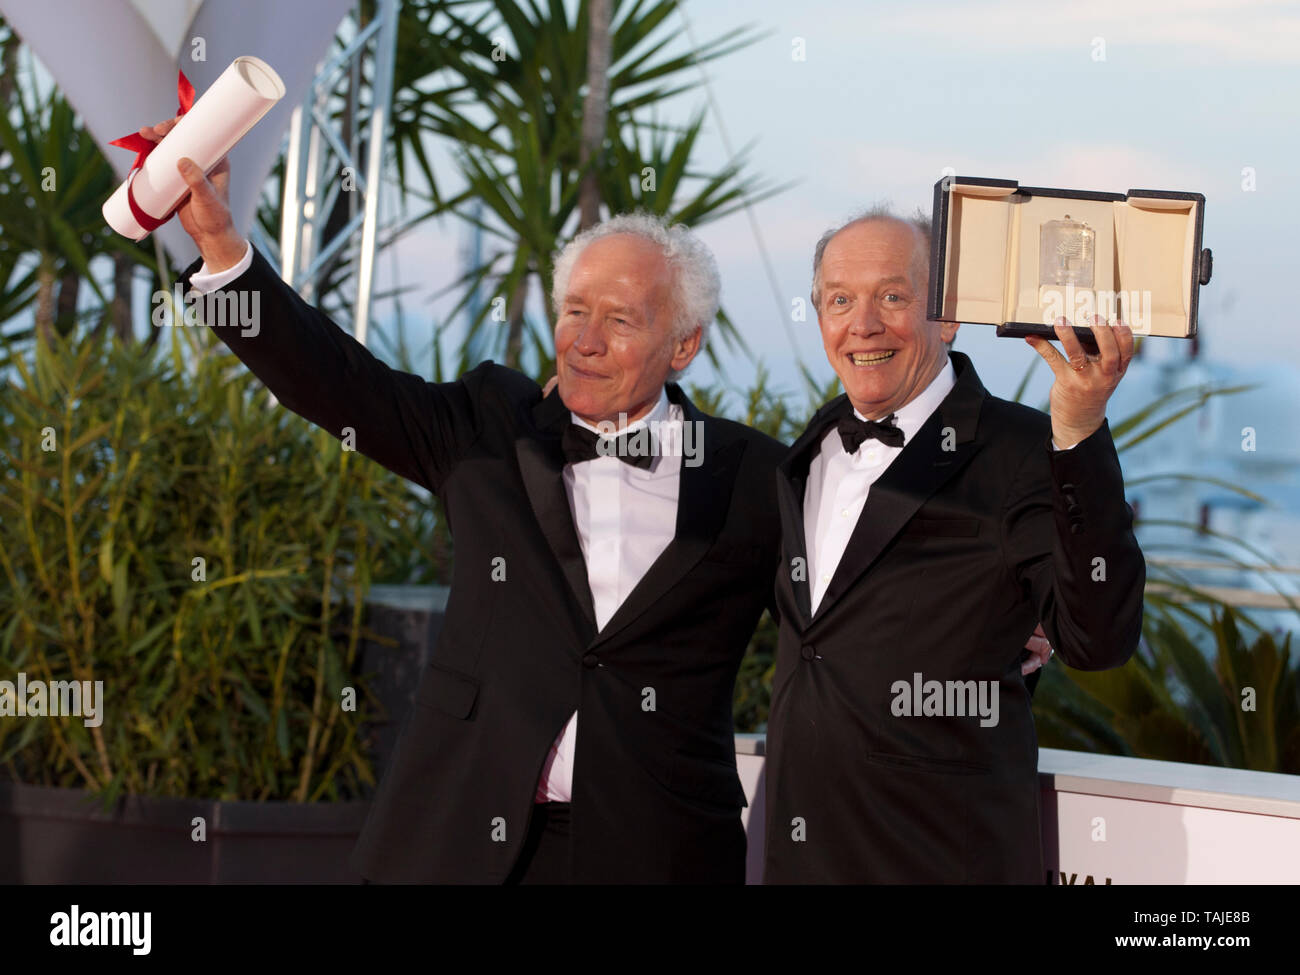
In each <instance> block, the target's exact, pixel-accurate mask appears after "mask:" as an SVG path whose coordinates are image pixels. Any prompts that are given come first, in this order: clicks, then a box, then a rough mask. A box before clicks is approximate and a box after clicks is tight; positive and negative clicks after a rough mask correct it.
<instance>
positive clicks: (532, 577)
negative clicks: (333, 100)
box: [144, 123, 783, 883]
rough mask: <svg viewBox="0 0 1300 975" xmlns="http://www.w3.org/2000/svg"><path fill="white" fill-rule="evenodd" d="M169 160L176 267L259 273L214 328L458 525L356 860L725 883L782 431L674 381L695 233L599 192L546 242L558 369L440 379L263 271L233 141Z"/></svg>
mask: <svg viewBox="0 0 1300 975" xmlns="http://www.w3.org/2000/svg"><path fill="white" fill-rule="evenodd" d="M169 124H170V123H164V124H163V125H161V126H158V127H155V128H154V129H150V130H144V131H145V133H146V134H148V135H151V136H152V137H161V136H162V135H163V134H165V131H166V129H167V128H168V126H169ZM181 169H182V171H183V172H184V173H185V175H186V178H187V180H188V182H189V185H190V188H191V197H190V199H189V201H188V202H187V203H186V204H185V205H184V206H183V207H182V208H181V209H180V211H179V216H180V219H181V222H182V224H183V226H184V227H185V229H186V231H188V232H189V234H190V235H191V237H192V238H193V239H194V241H195V243H196V244H197V245H198V248H199V252H200V254H201V255H202V258H203V261H204V266H203V267H201V268H200V267H198V266H197V264H198V262H195V263H196V266H195V267H191V268H190V269H189V270H188V271H187V272H186V277H187V278H188V279H189V283H190V285H191V286H192V287H194V288H195V289H198V290H200V291H213V290H217V289H224V290H234V291H246V292H257V293H258V296H259V301H260V309H261V321H260V323H259V325H260V327H259V328H258V329H256V330H247V329H246V330H237V329H230V328H219V329H217V332H218V335H219V336H220V337H221V339H222V340H223V341H225V342H226V343H227V344H228V345H229V346H230V348H231V349H232V350H233V351H234V352H235V354H236V355H237V356H238V357H239V358H240V359H241V360H242V361H243V362H244V363H245V364H246V365H247V366H248V367H249V368H250V369H252V370H253V372H255V373H256V374H257V375H258V376H259V377H260V378H261V379H262V381H263V382H265V383H266V385H267V386H268V387H269V388H270V389H271V391H272V392H274V393H275V395H276V396H277V397H278V398H279V400H280V402H281V403H283V404H284V405H285V406H287V407H288V408H289V409H291V410H293V411H294V412H296V413H298V414H299V415H301V416H303V417H306V418H307V419H308V420H310V421H312V422H313V423H316V424H317V425H319V426H321V427H322V428H324V429H326V430H328V431H329V432H330V433H332V434H333V435H335V436H336V437H340V438H341V437H342V436H343V434H344V431H345V430H349V429H350V430H351V431H352V433H353V435H354V437H355V445H356V449H357V450H358V451H360V452H361V453H363V454H365V455H367V456H368V457H371V458H373V459H374V460H376V461H378V462H379V463H381V464H383V465H384V466H386V467H388V468H389V469H390V470H393V471H395V472H397V473H398V474H401V475H402V476H403V477H406V478H408V479H410V480H412V481H414V482H416V483H418V484H421V485H423V486H424V487H426V488H428V489H429V490H430V491H433V492H434V493H436V494H438V495H439V496H440V497H441V498H442V499H443V500H444V502H445V504H446V509H447V513H448V517H449V521H450V524H451V526H452V529H453V533H454V539H455V564H454V568H453V577H452V584H451V595H450V598H449V600H448V604H447V610H446V617H445V622H444V624H443V628H442V632H441V634H440V636H439V640H438V644H437V646H436V648H435V650H434V652H433V659H432V663H431V664H430V666H429V667H428V668H427V669H426V671H425V673H424V675H423V677H422V678H421V680H420V684H419V687H418V689H417V691H416V707H415V708H414V713H413V715H412V717H411V719H410V722H409V724H408V725H407V727H406V728H405V729H404V731H403V736H402V738H401V740H400V743H399V745H398V748H397V751H396V754H395V756H394V760H393V764H392V766H391V767H390V768H389V769H388V770H387V773H386V774H385V777H384V780H383V782H382V783H381V786H380V789H379V792H378V794H377V796H376V798H375V801H374V805H373V809H372V811H371V814H370V817H369V820H368V822H367V824H366V826H365V829H364V831H363V833H362V836H361V838H360V841H359V842H358V846H357V850H356V852H355V853H354V857H353V862H354V864H355V866H356V867H357V869H358V870H359V871H360V873H361V874H362V875H363V876H364V877H366V878H368V879H370V880H376V881H388V882H444V883H445V882H453V883H458V882H470V883H473V882H478V883H501V882H507V883H514V882H522V883H534V882H542V883H566V882H643V883H646V882H648V883H662V882H708V883H719V882H722V883H739V882H742V881H743V880H744V873H745V835H744V831H743V828H742V826H741V819H740V812H741V809H742V807H743V806H744V805H745V797H744V793H743V790H742V789H741V786H740V781H739V779H738V777H737V774H736V765H735V753H734V744H733V738H732V720H731V714H732V711H731V708H732V689H733V686H734V683H735V677H736V671H737V668H738V666H739V664H740V660H741V657H742V656H743V654H744V652H745V647H746V645H747V643H748V641H749V638H750V635H751V634H752V632H753V630H754V626H755V625H756V623H757V621H758V618H759V615H760V614H761V613H762V611H763V608H764V606H765V604H766V603H767V602H768V601H769V599H770V594H771V580H772V573H773V571H774V568H775V565H776V560H777V541H778V537H779V524H778V519H777V509H776V500H775V470H776V464H777V461H778V460H779V459H780V457H781V454H782V450H783V448H782V445H781V444H779V443H777V442H776V441H774V440H772V439H770V438H768V437H766V436H764V435H763V434H760V433H758V432H756V431H754V430H751V429H749V428H748V427H745V426H742V425H741V424H737V423H732V422H729V421H726V420H721V419H717V418H714V417H711V416H707V415H705V414H703V413H701V412H700V411H699V410H698V409H696V407H695V406H694V405H693V404H692V403H691V402H690V400H689V399H688V398H687V397H686V395H685V394H684V393H683V392H682V390H681V388H680V387H679V386H678V385H677V384H676V383H674V382H672V381H671V379H672V378H674V377H676V376H677V375H679V374H680V373H681V371H682V370H683V369H685V368H686V367H687V366H688V365H689V364H690V362H691V360H692V359H693V358H694V357H695V355H696V354H697V353H698V351H699V349H700V346H701V344H702V342H703V338H704V333H705V330H706V329H707V327H708V325H709V323H710V322H711V321H712V320H713V318H714V317H715V316H716V314H717V309H718V299H719V281H718V272H717V268H716V266H715V263H714V261H713V258H712V255H711V254H710V253H709V251H708V249H707V248H706V247H705V246H704V245H703V244H702V243H701V242H700V241H699V240H698V239H697V238H696V237H695V236H694V235H693V234H692V233H691V232H690V231H689V230H687V229H686V228H685V227H682V226H670V225H669V224H668V223H667V222H665V221H663V220H660V219H658V218H655V217H650V216H646V215H630V216H620V217H615V218H613V219H611V220H609V221H607V222H606V223H604V224H602V225H600V226H599V227H596V228H594V229H592V230H589V231H587V232H586V233H583V234H581V235H579V236H578V237H577V238H576V239H575V240H574V241H573V242H572V243H571V244H569V246H568V247H566V248H565V249H564V251H563V252H562V253H561V254H560V255H559V256H558V258H557V261H556V265H555V274H554V279H555V287H554V294H553V301H554V304H555V309H556V313H557V324H556V328H555V354H556V372H557V376H558V388H557V389H556V390H555V391H553V392H551V393H549V394H548V395H543V392H542V390H541V389H539V388H538V386H537V384H536V383H535V382H533V381H532V380H531V379H529V378H528V377H526V376H524V375H521V374H520V373H518V372H515V371H513V370H510V369H506V368H503V367H501V366H499V365H495V364H493V363H491V362H485V363H483V364H482V365H480V366H478V367H477V368H475V369H473V370H471V371H470V372H468V373H466V374H465V375H463V376H461V377H460V378H459V379H457V380H456V381H454V382H447V383H430V382H427V381H425V380H424V379H422V378H420V377H419V376H414V375H409V374H406V373H401V372H397V371H395V370H393V369H391V368H389V367H388V366H387V365H385V364H384V363H382V362H380V361H379V360H378V359H377V358H376V357H375V356H374V355H372V354H371V353H370V352H369V351H368V350H367V349H365V348H364V347H363V346H361V345H360V344H359V343H357V342H356V341H354V340H353V339H352V337H351V336H349V335H348V334H347V333H345V332H344V331H343V330H342V329H340V328H339V327H338V326H336V325H335V324H334V323H333V322H331V321H330V320H329V318H327V317H326V316H325V315H324V314H323V313H322V312H321V311H319V310H318V309H316V308H313V307H311V306H309V305H308V304H306V303H305V302H304V301H302V299H301V298H299V296H298V295H297V294H295V293H294V292H293V290H292V289H291V288H289V287H288V286H287V285H286V284H285V283H284V282H283V281H281V280H280V278H279V276H278V275H277V274H276V273H275V272H274V270H273V269H272V268H271V267H270V265H269V264H268V263H267V262H266V260H265V259H264V258H263V257H262V255H260V254H258V253H257V252H256V251H255V250H254V249H253V248H252V247H251V246H249V244H248V242H247V241H246V240H245V239H244V238H243V237H242V236H241V235H240V234H238V233H237V232H236V230H235V228H234V227H233V225H232V223H231V218H230V213H229V210H228V208H227V207H226V204H225V199H224V195H225V194H224V190H225V186H226V183H227V180H228V178H229V177H228V171H227V170H226V169H225V167H224V166H223V167H222V168H221V169H219V170H218V171H216V172H214V173H213V174H212V175H213V178H212V180H211V181H209V180H208V179H206V178H205V177H204V176H203V174H202V173H201V172H198V171H197V170H195V169H189V168H187V167H186V165H185V163H184V162H182V165H181ZM246 333H247V334H246ZM610 433H617V435H616V436H607V435H606V434H610ZM647 447H648V449H647Z"/></svg>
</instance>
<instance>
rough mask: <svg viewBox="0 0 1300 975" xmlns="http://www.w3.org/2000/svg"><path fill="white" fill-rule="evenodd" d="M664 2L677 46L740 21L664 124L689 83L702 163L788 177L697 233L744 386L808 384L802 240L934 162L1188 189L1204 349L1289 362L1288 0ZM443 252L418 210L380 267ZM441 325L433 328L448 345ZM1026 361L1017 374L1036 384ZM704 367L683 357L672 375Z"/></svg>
mask: <svg viewBox="0 0 1300 975" xmlns="http://www.w3.org/2000/svg"><path fill="white" fill-rule="evenodd" d="M685 10H686V18H685V20H679V21H678V26H677V28H676V29H678V30H680V31H681V32H682V33H681V38H680V39H681V41H682V42H684V41H685V40H686V38H687V33H686V31H687V29H688V26H687V21H689V31H690V32H691V34H692V35H693V36H694V37H695V39H696V40H698V41H703V40H705V39H708V38H712V37H714V36H716V35H719V34H721V33H724V32H726V31H728V30H731V29H733V28H735V27H737V26H741V25H750V26H752V27H754V28H756V29H757V30H758V31H759V32H761V37H760V39H759V40H758V41H757V42H756V43H754V44H752V45H750V46H749V47H747V48H745V49H743V50H741V51H739V52H736V53H733V54H731V55H728V56H727V57H725V58H723V59H721V60H719V61H715V62H712V63H710V64H709V65H708V66H707V68H706V74H707V78H708V89H707V90H706V89H703V88H701V89H700V90H697V91H695V92H691V93H689V94H686V95H683V96H681V97H679V98H678V99H677V100H676V102H675V103H673V104H672V105H671V107H670V111H672V112H679V113H680V117H681V118H682V119H685V118H687V117H689V115H690V113H691V112H692V111H693V110H695V109H698V108H700V107H703V106H705V104H706V97H707V95H708V94H710V93H711V95H712V104H713V106H714V107H715V108H716V111H710V112H709V114H708V116H707V123H706V125H707V131H706V134H705V137H704V139H703V140H702V141H701V144H700V147H699V150H698V156H697V160H698V162H699V163H700V164H701V165H704V166H706V167H714V168H716V167H718V166H721V165H722V164H724V163H725V162H726V160H727V159H728V158H729V155H728V152H727V149H726V146H727V145H730V147H731V148H732V149H733V150H736V149H740V148H743V147H749V152H748V156H747V158H748V159H749V163H750V167H751V171H752V172H754V173H756V174H757V175H760V176H761V177H763V178H764V179H766V180H768V181H770V182H772V183H787V182H789V183H793V184H794V185H793V186H792V187H791V188H789V189H787V190H786V191H785V192H783V193H781V194H780V195H778V196H776V197H774V198H770V199H766V200H762V201H760V202H758V203H756V204H755V205H754V207H753V208H752V210H751V211H750V213H737V214H735V215H733V216H730V217H727V218H724V219H723V220H721V221H718V222H716V223H711V224H707V225H704V226H703V227H701V228H699V232H700V234H701V236H702V237H703V238H704V240H705V241H706V242H707V243H708V244H709V245H710V246H711V247H712V248H713V250H714V252H715V254H716V255H717V258H718V261H719V266H720V270H721V273H722V281H723V305H724V307H725V308H726V310H727V312H728V313H729V314H730V316H731V317H732V319H733V320H734V321H735V322H736V323H737V324H738V326H739V328H740V329H741V330H742V332H743V334H744V336H745V344H746V349H747V353H748V357H747V356H746V355H745V354H738V353H733V354H726V355H724V356H723V369H722V376H721V377H720V378H722V379H723V380H724V381H725V382H728V383H730V384H731V385H733V386H734V387H743V386H744V385H746V384H747V383H748V382H749V381H750V380H751V379H752V376H753V372H754V361H755V360H761V361H762V362H763V363H764V364H765V365H766V366H767V367H768V368H769V369H770V370H771V373H772V376H773V378H774V379H775V380H776V382H777V384H778V386H780V387H783V388H785V389H787V390H789V391H791V392H799V391H801V390H802V381H801V379H800V378H799V376H800V373H799V367H798V362H799V361H802V362H804V363H805V364H807V365H808V366H809V368H810V369H811V370H812V371H813V373H814V374H815V375H816V376H818V377H819V378H820V379H825V380H828V379H830V378H831V371H830V367H829V365H828V364H827V363H826V361H825V357H824V355H823V353H822V349H821V343H820V340H819V337H818V334H817V328H816V322H815V319H814V318H811V316H810V320H809V321H807V322H802V323H798V322H791V321H790V320H789V318H790V303H791V301H792V300H793V299H794V298H797V297H802V296H805V295H806V294H807V291H808V284H809V279H810V273H811V272H810V265H811V255H812V249H813V245H814V244H815V242H816V240H817V238H818V237H819V236H820V235H821V233H822V232H823V231H824V230H825V229H827V228H828V227H830V226H833V225H835V224H837V223H839V222H841V221H842V220H843V219H844V218H845V217H846V216H848V215H850V214H851V213H852V212H854V211H855V210H859V209H862V208H863V207H865V206H868V205H871V204H873V203H876V202H881V201H888V202H891V203H893V204H894V205H896V206H897V207H898V208H900V209H901V210H903V211H904V212H910V211H912V210H914V209H915V208H916V207H917V206H924V207H925V208H926V209H929V206H930V202H931V198H932V194H933V186H934V183H935V181H936V180H938V179H940V178H941V177H942V176H943V174H944V172H945V169H946V168H947V167H951V170H952V171H955V172H956V173H957V174H958V175H962V176H986V177H998V178H1006V179H1015V180H1017V181H1019V182H1020V183H1021V184H1023V185H1029V186H1052V187H1061V188H1070V189H1082V190H1102V191H1111V192H1123V191H1126V190H1128V189H1130V188H1154V189H1170V190H1190V191H1196V192H1200V193H1203V194H1205V196H1206V198H1207V203H1206V216H1205V236H1204V244H1205V246H1207V247H1210V248H1211V249H1212V250H1213V252H1214V256H1215V264H1214V278H1213V280H1212V281H1211V283H1210V284H1209V285H1207V286H1206V287H1204V288H1203V289H1202V291H1201V335H1202V342H1203V350H1204V352H1205V354H1206V355H1207V356H1212V357H1214V358H1215V359H1216V360H1217V361H1220V362H1223V363H1230V364H1232V365H1234V366H1237V367H1240V368H1241V369H1243V370H1246V371H1249V369H1250V368H1251V366H1252V365H1256V364H1260V363H1264V362H1269V363H1276V362H1279V361H1280V362H1285V363H1289V364H1290V365H1291V366H1293V367H1296V368H1297V369H1298V370H1300V343H1298V342H1297V341H1296V338H1295V331H1296V325H1295V323H1294V322H1293V321H1292V319H1293V318H1294V312H1293V310H1292V309H1291V302H1290V298H1291V294H1290V290H1291V287H1292V282H1293V281H1294V280H1295V277H1296V271H1295V270H1294V269H1296V268H1298V267H1300V232H1298V231H1300V227H1298V226H1297V220H1300V187H1298V185H1297V177H1298V176H1300V173H1297V167H1296V162H1297V159H1298V158H1300V124H1297V123H1298V122H1300V3H1271V2H1262V3H1234V2H1214V0H1200V2H1198V0H1190V2H1189V0H1180V2H1177V3H1173V2H1164V0H1129V2H1115V0H1101V2H1089V3H1087V4H1078V5H1069V4H1044V3H1041V2H1025V0H1007V2H991V3H969V2H966V3H945V2H917V3H908V4H892V3H861V2H846V0H803V2H800V3H798V4H791V3H789V2H788V0H748V2H746V3H744V4H735V3H730V2H724V0H694V2H690V3H687V4H686V5H685ZM800 53H802V58H801V57H800V56H799V55H800ZM1252 178H1253V189H1247V188H1244V187H1246V186H1248V185H1250V182H1251V179H1252ZM754 225H756V226H757V235H758V236H759V237H761V240H762V244H763V246H765V247H766V249H767V252H768V253H769V255H770V258H771V263H772V267H773V270H774V276H775V280H774V281H772V280H770V279H769V277H768V276H767V274H766V273H765V271H764V264H763V261H762V259H761V256H760V249H759V243H758V240H757V239H756V232H755V230H754ZM459 244H460V231H459V230H458V228H456V227H455V226H454V225H451V224H429V225H428V226H427V227H425V228H424V230H423V231H422V232H421V234H420V235H419V236H418V237H417V238H414V239H412V240H410V241H408V242H406V243H404V244H403V245H402V247H403V252H402V253H401V254H400V255H398V256H397V257H396V262H397V266H398V267H399V268H400V277H401V278H402V279H403V281H404V283H407V284H412V283H420V284H421V286H422V287H423V282H424V281H426V280H429V281H430V286H429V288H428V289H426V290H433V287H434V283H435V282H436V285H437V286H441V285H442V284H443V283H445V281H446V280H447V279H449V277H450V275H449V274H447V273H446V272H445V271H444V270H443V269H444V268H449V267H454V266H456V260H457V258H456V248H457V247H458V246H459ZM431 268H433V269H437V270H435V271H434V272H433V273H432V274H430V269H431ZM408 307H410V306H409V305H408ZM457 335H458V330H457V329H452V330H450V331H449V332H448V335H447V343H448V346H450V345H451V344H453V343H454V342H455V341H456V337H457ZM1153 341H1156V342H1162V343H1176V344H1182V343H1180V340H1174V339H1155V340H1153ZM956 347H957V348H958V349H961V350H964V351H966V352H968V353H969V354H970V355H971V356H972V357H973V358H974V360H975V362H976V365H977V367H978V368H979V370H980V373H981V376H982V377H983V378H984V381H985V384H986V385H987V386H988V387H989V388H990V390H991V391H993V392H995V393H999V394H1001V395H1006V396H1009V395H1011V394H1012V392H1013V391H1014V390H1015V388H1016V386H1017V384H1018V382H1019V380H1020V378H1021V376H1022V375H1023V374H1024V372H1025V369H1026V368H1027V367H1028V365H1029V363H1030V362H1031V360H1032V359H1033V358H1034V357H1035V356H1036V353H1034V352H1033V350H1032V349H1030V348H1029V347H1028V346H1027V345H1025V344H1024V342H1023V340H1018V339H998V338H996V337H995V336H994V335H993V329H992V328H991V327H988V326H980V325H966V326H964V327H963V328H962V330H961V333H960V334H959V336H958V340H957V346H956ZM1166 354H1169V353H1166ZM1039 373H1040V375H1039V376H1038V379H1037V380H1036V385H1035V386H1034V387H1032V388H1033V389H1034V390H1035V391H1037V392H1038V393H1041V394H1045V392H1046V384H1047V381H1048V379H1047V373H1046V370H1045V369H1040V370H1039ZM714 375H715V374H714V370H713V369H712V368H711V367H710V366H709V365H708V364H707V363H704V362H700V363H697V365H695V366H693V367H692V369H691V371H690V372H689V373H688V374H687V379H688V380H689V381H694V382H700V383H705V382H708V381H709V380H710V379H712V378H714ZM1297 376H1298V378H1300V373H1297Z"/></svg>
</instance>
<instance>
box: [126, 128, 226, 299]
mask: <svg viewBox="0 0 1300 975" xmlns="http://www.w3.org/2000/svg"><path fill="white" fill-rule="evenodd" d="M178 121H180V116H179V115H178V116H176V117H175V118H171V119H168V120H167V121H165V122H159V123H158V124H157V125H146V126H145V127H144V128H142V129H141V130H140V136H141V137H142V138H145V139H148V140H149V141H150V142H155V143H156V142H161V141H162V139H163V136H165V135H166V134H167V133H168V132H170V131H171V130H172V129H173V128H174V127H175V125H176V123H177V122H178ZM176 171H177V172H178V173H180V175H181V178H182V179H183V180H185V185H186V186H188V187H189V194H188V195H187V196H186V197H185V199H184V200H182V201H181V204H180V206H179V207H178V208H177V210H176V216H177V217H179V218H180V221H181V226H182V227H184V228H185V232H186V233H187V234H189V235H190V238H191V239H192V240H193V241H194V244H195V246H196V247H198V249H199V254H201V255H202V257H203V260H204V261H205V262H206V263H207V265H208V271H209V272H211V273H216V272H217V271H224V270H226V268H229V267H234V266H235V265H236V264H238V263H239V260H240V258H242V257H243V256H244V248H245V246H246V241H245V240H244V238H243V237H242V236H241V235H240V233H239V231H237V230H236V229H235V222H234V219H233V218H232V217H231V215H230V160H229V159H228V158H226V157H224V156H223V157H222V159H221V162H219V163H217V165H216V167H215V168H214V169H213V170H212V172H211V174H209V175H207V176H205V175H203V170H201V169H200V168H199V167H198V165H197V164H196V163H195V162H194V160H193V159H190V158H188V157H185V156H182V157H181V159H180V160H179V161H178V162H177V164H176Z"/></svg>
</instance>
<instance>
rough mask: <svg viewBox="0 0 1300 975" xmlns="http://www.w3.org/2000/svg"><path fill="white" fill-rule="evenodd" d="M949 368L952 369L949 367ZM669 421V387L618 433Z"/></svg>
mask: <svg viewBox="0 0 1300 975" xmlns="http://www.w3.org/2000/svg"><path fill="white" fill-rule="evenodd" d="M949 368H950V369H951V368H952V367H951V366H949ZM569 416H571V417H572V418H573V422H574V423H576V424H578V426H580V427H586V428H587V429H588V430H590V431H591V432H592V433H599V434H601V435H602V436H604V435H612V434H609V428H608V427H606V428H605V429H604V430H602V429H601V428H600V427H598V426H596V425H595V424H593V423H588V422H587V421H586V420H584V419H583V418H582V417H580V416H578V414H577V413H574V412H573V411H572V410H570V411H569ZM667 420H668V389H667V387H664V388H663V389H661V390H659V399H658V401H657V402H656V403H655V405H654V406H653V407H651V409H650V412H649V413H647V414H646V415H645V416H643V417H641V419H639V420H636V421H634V422H632V423H629V424H628V425H627V426H625V427H624V428H623V429H622V430H618V431H617V432H618V433H620V434H622V433H625V432H627V433H630V432H633V431H635V430H639V429H640V428H641V427H644V426H648V425H649V424H651V423H665V422H667Z"/></svg>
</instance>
